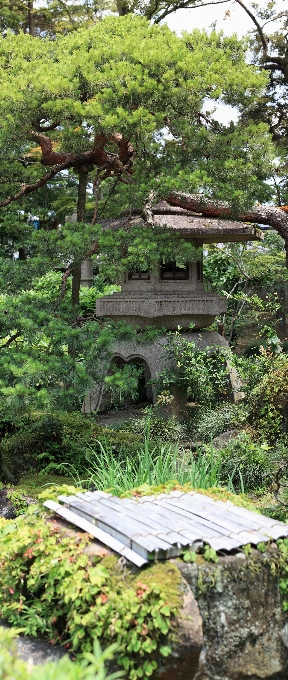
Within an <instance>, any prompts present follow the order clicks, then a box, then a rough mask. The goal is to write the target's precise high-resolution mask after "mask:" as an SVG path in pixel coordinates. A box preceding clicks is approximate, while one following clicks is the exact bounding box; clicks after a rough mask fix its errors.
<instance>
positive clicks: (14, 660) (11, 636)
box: [0, 628, 124, 680]
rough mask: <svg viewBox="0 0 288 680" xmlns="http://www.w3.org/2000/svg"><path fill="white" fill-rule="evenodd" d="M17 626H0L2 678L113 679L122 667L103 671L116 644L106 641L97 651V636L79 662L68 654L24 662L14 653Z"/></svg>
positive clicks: (41, 679)
mask: <svg viewBox="0 0 288 680" xmlns="http://www.w3.org/2000/svg"><path fill="white" fill-rule="evenodd" d="M16 637H17V630H16V629H13V628H10V629H5V628H0V678H1V680H4V679H5V678H7V680H12V679H13V680H105V679H106V680H116V678H122V677H123V675H124V673H123V671H117V672H116V673H112V675H107V671H106V668H105V662H106V661H109V660H110V659H111V658H112V657H113V653H114V652H115V649H116V648H117V645H110V646H109V647H108V648H107V649H106V650H105V651H104V652H102V651H101V648H100V645H99V642H98V640H94V645H93V652H92V653H90V654H89V655H88V654H87V655H86V657H85V656H84V658H83V660H82V661H81V662H79V661H71V659H69V657H68V655H65V656H63V657H62V658H61V659H60V660H59V661H56V662H52V661H50V662H48V663H45V664H40V665H37V666H36V667H35V666H33V665H31V664H30V663H25V662H24V661H22V660H21V659H19V658H18V656H17V647H16V640H15V638H16Z"/></svg>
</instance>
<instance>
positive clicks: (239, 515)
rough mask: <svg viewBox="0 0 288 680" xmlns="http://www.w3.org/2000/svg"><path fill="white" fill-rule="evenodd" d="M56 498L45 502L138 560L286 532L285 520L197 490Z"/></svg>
mask: <svg viewBox="0 0 288 680" xmlns="http://www.w3.org/2000/svg"><path fill="white" fill-rule="evenodd" d="M58 501H60V503H58V504H57V503H55V502H54V501H47V502H46V503H44V505H45V506H46V507H48V508H50V509H51V510H54V512H56V513H57V514H59V515H60V516H61V517H64V518H65V519H67V520H68V521H71V522H72V523H74V524H76V526H79V527H81V528H82V529H84V530H85V531H89V532H90V533H91V534H92V535H93V536H95V538H97V539H98V540H100V541H102V542H103V543H104V544H105V545H107V546H108V547H110V548H112V549H113V550H115V551H116V552H118V553H119V554H121V555H122V556H124V557H126V558H127V559H128V560H130V561H131V562H133V563H134V564H137V566H142V565H143V564H145V563H146V562H148V561H153V560H156V559H169V558H171V557H178V556H179V555H180V554H181V552H182V551H183V549H187V548H188V549H190V550H194V551H197V550H198V549H199V548H200V547H202V546H203V543H205V544H208V545H210V546H211V548H214V549H215V550H225V551H231V550H234V549H237V548H240V547H241V546H243V545H247V544H248V543H251V544H253V545H257V543H262V542H263V543H265V542H268V541H270V540H277V539H278V538H281V537H285V536H288V525H287V524H284V522H279V521H277V520H275V519H271V518H270V517H264V516H263V515H259V514H257V513H256V512H251V510H247V509H246V508H241V507H238V506H235V505H233V504H232V503H230V502H229V501H226V502H223V501H217V500H214V499H213V498H210V497H209V496H205V495H204V494H200V493H197V492H196V491H190V492H188V493H183V492H182V491H171V492H170V493H169V494H159V495H155V496H143V497H142V498H137V499H131V498H118V497H117V496H113V495H112V494H110V493H105V492H104V491H93V492H91V491H87V492H85V493H76V494H75V495H73V496H59V497H58ZM63 505H64V507H63ZM67 513H68V514H69V517H68V516H66V515H67ZM80 518H81V519H80ZM79 522H81V524H80V523H79ZM83 522H84V523H85V527H84V525H83V526H82V524H83ZM89 527H90V528H89Z"/></svg>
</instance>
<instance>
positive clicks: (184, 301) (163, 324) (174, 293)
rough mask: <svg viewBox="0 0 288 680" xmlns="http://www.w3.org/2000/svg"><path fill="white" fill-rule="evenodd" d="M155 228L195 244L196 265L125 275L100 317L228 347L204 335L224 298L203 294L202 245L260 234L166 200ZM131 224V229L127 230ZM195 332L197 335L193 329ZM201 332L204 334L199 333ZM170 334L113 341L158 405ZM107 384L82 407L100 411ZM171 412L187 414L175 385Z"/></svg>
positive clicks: (106, 224) (100, 305) (122, 223)
mask: <svg viewBox="0 0 288 680" xmlns="http://www.w3.org/2000/svg"><path fill="white" fill-rule="evenodd" d="M152 212H153V219H154V224H155V225H157V226H160V227H163V228H165V227H168V228H169V229H171V231H172V230H173V231H176V232H177V233H178V234H180V236H181V237H182V238H183V239H185V240H186V241H189V242H190V243H191V242H192V243H193V244H194V245H195V246H196V247H197V248H199V252H200V253H201V256H199V259H198V261H196V262H187V263H186V266H185V267H178V266H177V264H176V262H170V263H168V264H165V265H163V264H162V263H159V269H158V271H156V272H154V273H150V272H148V271H133V272H126V275H125V277H124V280H123V281H122V285H121V292H119V293H113V295H107V296H105V297H102V298H99V299H98V300H97V303H96V314H97V316H99V317H106V318H108V319H112V320H113V321H116V322H117V321H121V320H125V321H127V322H128V323H129V324H131V325H133V326H138V327H140V328H141V329H145V328H146V327H147V326H150V327H151V326H154V327H155V328H159V329H162V328H165V329H167V331H177V330H178V329H179V328H180V329H181V331H180V334H181V336H184V337H187V339H189V340H193V341H194V342H195V343H196V345H197V346H198V347H199V349H204V348H205V347H215V348H217V347H227V348H228V343H227V341H226V340H225V339H224V337H223V336H221V335H220V334H219V333H217V332H215V331H205V330H204V331H203V330H201V329H205V328H207V326H210V325H211V323H212V322H213V321H214V319H215V318H216V317H217V316H218V315H220V314H221V315H222V314H224V313H225V311H226V306H227V302H226V298H224V297H223V296H220V295H218V294H216V293H211V292H209V291H206V290H204V287H203V274H202V254H203V245H206V244H209V243H227V242H244V241H261V240H262V239H263V235H262V232H261V231H260V229H258V228H257V227H255V225H253V224H250V223H242V222H235V221H232V220H222V219H218V218H207V217H203V216H201V215H198V214H195V213H191V212H189V211H187V210H185V209H183V208H178V207H171V206H170V205H168V203H166V202H165V201H161V202H159V203H158V204H157V205H156V206H155V207H154V208H153V209H152ZM139 224H143V225H144V224H145V223H144V219H143V217H141V215H140V213H139V215H135V214H132V217H130V219H129V222H127V217H121V218H119V219H116V220H105V221H103V223H102V225H103V228H104V229H112V230H117V229H120V228H123V227H125V228H129V227H132V226H134V225H139ZM127 225H128V226H127ZM191 328H193V331H191V330H189V329H191ZM200 330H201V333H199V331H200ZM166 343H167V335H166V336H165V334H164V335H160V336H159V337H158V338H157V339H156V340H154V341H152V342H151V343H148V344H141V343H138V342H131V341H117V342H114V344H113V348H112V357H111V358H112V359H113V360H115V359H116V360H118V361H119V360H122V361H124V362H132V361H135V360H136V361H137V360H138V361H139V360H141V361H143V364H144V374H145V380H146V393H147V396H148V397H150V399H151V398H152V400H153V402H154V404H155V403H156V401H157V390H156V387H155V385H153V383H156V381H157V376H158V375H159V374H160V373H161V372H162V371H163V370H165V369H169V368H171V358H169V356H168V353H167V352H165V345H166ZM231 383H232V390H233V391H234V398H236V399H237V389H238V390H239V385H238V386H237V379H236V376H234V377H233V375H231ZM102 390H103V385H102V386H101V385H100V383H99V385H95V387H94V388H93V389H92V390H91V391H90V393H89V394H88V395H87V398H86V400H85V404H84V410H85V411H86V412H91V411H96V410H98V409H99V407H100V406H101V400H102V394H103V392H102ZM172 396H173V400H172V402H171V405H170V413H172V415H175V416H177V417H178V418H180V419H181V414H182V415H183V413H184V410H185V402H186V394H185V391H184V390H183V389H180V388H177V387H176V386H174V388H173V390H172Z"/></svg>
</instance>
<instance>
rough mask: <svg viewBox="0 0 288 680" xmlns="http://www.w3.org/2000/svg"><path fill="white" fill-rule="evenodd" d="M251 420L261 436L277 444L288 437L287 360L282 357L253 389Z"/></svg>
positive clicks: (282, 355)
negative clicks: (278, 440)
mask: <svg viewBox="0 0 288 680" xmlns="http://www.w3.org/2000/svg"><path fill="white" fill-rule="evenodd" d="M248 405H249V421H250V423H251V425H252V426H253V427H254V429H255V430H256V431H258V433H259V435H260V436H261V437H262V438H264V439H267V440H268V441H270V442H274V441H275V440H277V439H278V438H279V437H281V436H283V434H288V358H287V355H286V354H279V355H278V356H277V357H276V358H275V360H274V361H273V362H272V365H271V363H270V366H269V370H268V371H266V374H265V375H264V376H263V377H262V378H261V380H260V381H259V383H258V384H257V385H256V387H254V389H253V390H252V392H251V394H250V396H249V398H248Z"/></svg>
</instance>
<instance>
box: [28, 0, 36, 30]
mask: <svg viewBox="0 0 288 680" xmlns="http://www.w3.org/2000/svg"><path fill="white" fill-rule="evenodd" d="M28 31H29V35H32V36H34V35H35V14H34V6H33V0H28Z"/></svg>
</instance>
